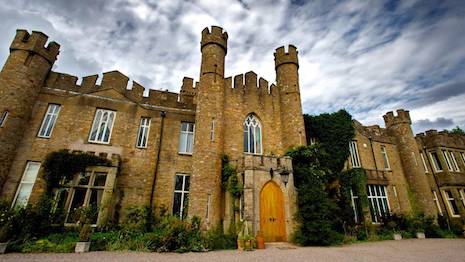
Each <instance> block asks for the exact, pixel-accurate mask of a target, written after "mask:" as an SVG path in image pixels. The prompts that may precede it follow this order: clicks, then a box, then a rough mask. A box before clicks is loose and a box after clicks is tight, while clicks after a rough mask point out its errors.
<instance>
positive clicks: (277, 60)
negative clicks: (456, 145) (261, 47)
mask: <svg viewBox="0 0 465 262" xmlns="http://www.w3.org/2000/svg"><path fill="white" fill-rule="evenodd" d="M298 53H299V52H297V47H295V46H293V45H289V47H288V51H287V52H286V50H285V49H284V46H281V47H278V48H277V49H276V52H275V53H274V64H275V68H278V67H279V66H280V65H283V64H295V65H296V66H297V67H299V59H298Z"/></svg>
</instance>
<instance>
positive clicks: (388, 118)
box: [383, 109, 412, 128]
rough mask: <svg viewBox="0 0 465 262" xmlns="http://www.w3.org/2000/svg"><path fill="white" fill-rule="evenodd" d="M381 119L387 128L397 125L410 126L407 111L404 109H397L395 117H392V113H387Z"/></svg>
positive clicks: (410, 122)
mask: <svg viewBox="0 0 465 262" xmlns="http://www.w3.org/2000/svg"><path fill="white" fill-rule="evenodd" d="M383 118H384V123H385V124H386V127H387V128H389V127H391V126H395V125H398V124H408V125H410V124H412V120H411V119H410V113H409V111H408V110H404V109H398V110H397V115H394V113H393V112H392V111H390V112H387V113H386V114H385V115H384V116H383Z"/></svg>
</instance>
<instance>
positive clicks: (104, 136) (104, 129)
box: [89, 109, 116, 144]
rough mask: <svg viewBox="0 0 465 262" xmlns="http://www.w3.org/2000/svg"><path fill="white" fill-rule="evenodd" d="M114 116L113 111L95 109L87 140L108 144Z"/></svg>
mask: <svg viewBox="0 0 465 262" xmlns="http://www.w3.org/2000/svg"><path fill="white" fill-rule="evenodd" d="M115 116H116V112H115V111H111V110H105V109H97V112H95V118H94V123H93V124H92V130H91V131H90V136H89V142H93V143H99V144H109V143H110V137H111V131H112V129H113V123H114V121H115Z"/></svg>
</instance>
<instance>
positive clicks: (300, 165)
mask: <svg viewBox="0 0 465 262" xmlns="http://www.w3.org/2000/svg"><path fill="white" fill-rule="evenodd" d="M304 121H305V130H306V135H307V139H308V141H307V142H308V144H310V139H311V138H313V139H315V140H316V143H315V144H313V145H309V146H302V147H298V148H295V149H293V150H291V151H289V152H288V153H287V155H289V156H291V157H292V164H293V168H294V181H295V185H296V188H297V193H298V198H297V205H298V212H297V214H296V217H297V219H298V221H299V228H298V230H297V231H296V234H295V236H294V240H295V241H296V242H297V243H299V244H302V245H330V244H335V243H339V242H340V241H342V236H343V233H345V232H346V228H347V227H348V226H355V221H354V211H353V207H352V203H351V201H352V199H351V191H352V193H353V194H355V195H358V196H359V198H360V200H361V202H362V203H361V204H362V207H366V206H367V205H368V199H367V196H366V184H367V177H366V174H365V172H364V171H363V170H362V169H351V170H345V171H344V170H343V168H344V163H345V162H346V160H347V159H348V157H349V154H350V152H349V146H348V145H349V142H350V141H351V140H352V139H353V138H354V136H355V129H354V126H353V122H352V117H351V115H350V114H349V113H347V111H345V110H339V111H338V112H335V113H331V114H327V113H325V114H321V115H317V116H311V115H304Z"/></svg>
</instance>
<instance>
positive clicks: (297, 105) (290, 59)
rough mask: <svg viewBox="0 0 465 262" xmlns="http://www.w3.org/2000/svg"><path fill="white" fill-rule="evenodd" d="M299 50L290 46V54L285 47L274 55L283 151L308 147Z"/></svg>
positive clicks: (277, 50)
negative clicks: (300, 146)
mask: <svg viewBox="0 0 465 262" xmlns="http://www.w3.org/2000/svg"><path fill="white" fill-rule="evenodd" d="M297 54H298V52H297V48H296V47H295V46H293V45H289V48H288V52H286V51H285V50H284V46H281V47H279V48H277V49H276V52H275V53H274V61H275V70H276V85H277V87H278V90H279V96H280V100H281V128H282V142H283V150H284V151H286V150H287V149H289V148H292V147H294V146H298V145H306V144H307V140H306V136H305V126H304V119H303V115H302V104H301V101H300V87H299V72H298V70H299V60H298V56H297Z"/></svg>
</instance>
